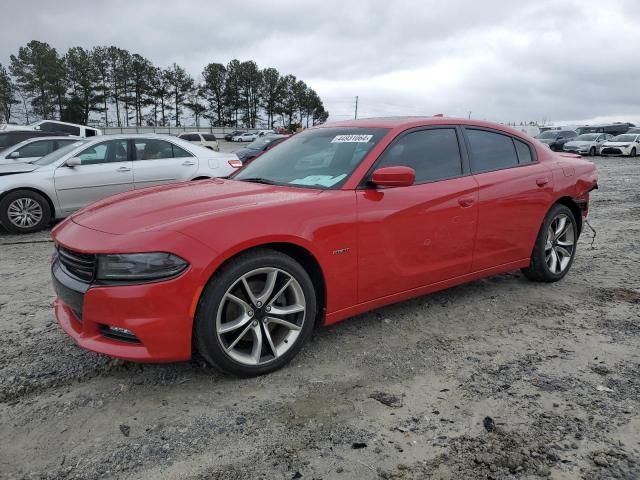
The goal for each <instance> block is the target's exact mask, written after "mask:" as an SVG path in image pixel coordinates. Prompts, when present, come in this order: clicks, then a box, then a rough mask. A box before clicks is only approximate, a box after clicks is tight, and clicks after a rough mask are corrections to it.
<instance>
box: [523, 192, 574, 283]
mask: <svg viewBox="0 0 640 480" xmlns="http://www.w3.org/2000/svg"><path fill="white" fill-rule="evenodd" d="M577 242H578V227H577V224H576V219H575V217H574V216H573V212H572V211H571V210H570V209H569V207H567V206H566V205H561V204H556V205H554V206H553V207H552V208H551V210H550V211H549V213H548V214H547V216H546V217H545V219H544V222H543V224H542V228H540V232H539V233H538V238H537V240H536V244H535V246H534V247H533V253H532V255H531V263H530V264H529V266H528V267H527V268H523V269H522V273H524V275H525V276H526V277H527V278H528V279H529V280H533V281H535V282H557V281H558V280H561V279H562V278H563V277H564V276H565V275H566V274H567V272H568V271H569V268H571V264H572V263H573V259H574V257H575V254H576V244H577Z"/></svg>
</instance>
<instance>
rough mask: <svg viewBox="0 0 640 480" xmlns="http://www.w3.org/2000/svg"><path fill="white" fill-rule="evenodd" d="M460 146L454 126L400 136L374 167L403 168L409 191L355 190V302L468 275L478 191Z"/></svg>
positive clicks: (389, 189)
mask: <svg viewBox="0 0 640 480" xmlns="http://www.w3.org/2000/svg"><path fill="white" fill-rule="evenodd" d="M460 141H461V137H460V133H459V131H458V130H457V129H456V128H455V127H445V128H426V129H418V130H415V131H411V132H408V133H406V134H403V135H402V136H400V137H399V138H398V139H397V140H395V141H394V143H392V144H391V145H390V146H389V147H388V148H387V150H385V152H384V153H383V154H382V156H381V158H380V159H379V160H378V161H377V162H376V165H375V167H374V169H377V168H381V167H391V166H408V167H411V168H413V169H414V170H415V171H416V180H415V183H414V185H412V186H409V187H396V188H376V187H374V186H368V187H367V188H363V189H360V190H357V191H356V195H357V202H358V203H357V205H358V270H359V272H358V300H359V301H360V302H365V301H368V300H373V299H376V298H380V297H383V296H386V295H391V294H394V293H399V292H402V291H406V290H411V289H414V288H418V287H421V286H425V285H429V284H432V283H437V282H440V281H443V280H447V279H450V278H453V277H457V276H460V275H464V274H466V273H469V272H470V270H471V263H472V254H473V243H474V238H475V233H476V221H477V216H478V202H477V197H478V186H477V184H476V181H475V179H474V178H473V177H472V176H471V175H465V171H464V169H463V164H462V155H461V148H460V147H461V144H460Z"/></svg>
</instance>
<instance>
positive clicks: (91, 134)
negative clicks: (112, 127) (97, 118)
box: [84, 128, 96, 137]
mask: <svg viewBox="0 0 640 480" xmlns="http://www.w3.org/2000/svg"><path fill="white" fill-rule="evenodd" d="M84 135H85V137H95V136H96V131H95V130H94V129H93V128H85V129H84Z"/></svg>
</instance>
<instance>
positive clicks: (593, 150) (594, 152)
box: [589, 147, 596, 157]
mask: <svg viewBox="0 0 640 480" xmlns="http://www.w3.org/2000/svg"><path fill="white" fill-rule="evenodd" d="M589 156H590V157H595V156H596V147H591V148H590V149H589Z"/></svg>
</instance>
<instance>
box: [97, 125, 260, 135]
mask: <svg viewBox="0 0 640 480" xmlns="http://www.w3.org/2000/svg"><path fill="white" fill-rule="evenodd" d="M98 128H100V129H101V130H102V133H104V134H105V135H121V134H125V135H126V134H130V133H164V134H169V135H180V134H181V133H184V132H201V133H213V134H214V135H225V134H227V133H230V132H233V131H234V130H242V131H245V132H249V133H255V132H258V131H259V130H261V129H260V128H241V127H238V128H235V127H98Z"/></svg>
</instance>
